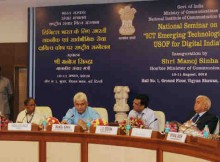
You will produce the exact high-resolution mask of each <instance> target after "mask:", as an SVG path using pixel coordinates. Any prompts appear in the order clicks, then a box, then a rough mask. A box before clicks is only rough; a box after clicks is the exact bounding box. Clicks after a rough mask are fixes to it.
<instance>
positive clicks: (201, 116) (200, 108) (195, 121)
mask: <svg viewBox="0 0 220 162" xmlns="http://www.w3.org/2000/svg"><path fill="white" fill-rule="evenodd" d="M210 108H211V100H210V99H209V98H208V97H207V96H203V95H199V96H198V97H196V100H195V105H194V111H195V113H196V114H194V116H193V117H192V118H191V119H190V120H189V121H187V123H188V124H189V125H194V126H196V127H197V128H198V129H199V130H200V131H202V130H203V129H204V127H205V125H208V127H209V131H210V133H211V134H213V132H214V131H215V129H216V125H217V123H218V118H217V116H216V115H213V114H211V113H210V112H209V109H210Z"/></svg>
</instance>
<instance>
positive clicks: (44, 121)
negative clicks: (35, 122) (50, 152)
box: [42, 115, 47, 131]
mask: <svg viewBox="0 0 220 162" xmlns="http://www.w3.org/2000/svg"><path fill="white" fill-rule="evenodd" d="M42 126H43V128H42V129H43V131H47V117H46V115H44V118H43V121H42Z"/></svg>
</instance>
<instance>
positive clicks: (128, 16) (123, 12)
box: [119, 6, 136, 35]
mask: <svg viewBox="0 0 220 162" xmlns="http://www.w3.org/2000/svg"><path fill="white" fill-rule="evenodd" d="M135 13H136V9H135V8H131V7H130V6H125V7H124V8H121V9H120V10H119V14H120V18H121V21H122V25H121V27H120V28H119V33H120V34H121V35H132V34H134V32H135V28H134V26H133V24H132V23H133V20H134V14H135Z"/></svg>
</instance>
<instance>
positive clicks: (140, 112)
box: [128, 94, 158, 131]
mask: <svg viewBox="0 0 220 162" xmlns="http://www.w3.org/2000/svg"><path fill="white" fill-rule="evenodd" d="M148 104H149V97H148V96H147V95H144V94H140V95H138V96H136V97H135V99H134V101H133V110H131V111H130V112H129V114H128V118H130V117H132V118H138V119H141V120H142V122H143V124H144V126H145V127H146V128H151V129H153V130H154V131H158V122H157V121H156V120H157V119H156V117H155V114H154V111H153V110H151V109H150V108H149V107H148Z"/></svg>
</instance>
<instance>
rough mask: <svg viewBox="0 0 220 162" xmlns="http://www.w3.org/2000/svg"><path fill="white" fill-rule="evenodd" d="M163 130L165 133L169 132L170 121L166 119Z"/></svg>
mask: <svg viewBox="0 0 220 162" xmlns="http://www.w3.org/2000/svg"><path fill="white" fill-rule="evenodd" d="M164 132H165V133H169V132H170V123H169V122H168V121H166V124H165V130H164Z"/></svg>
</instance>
